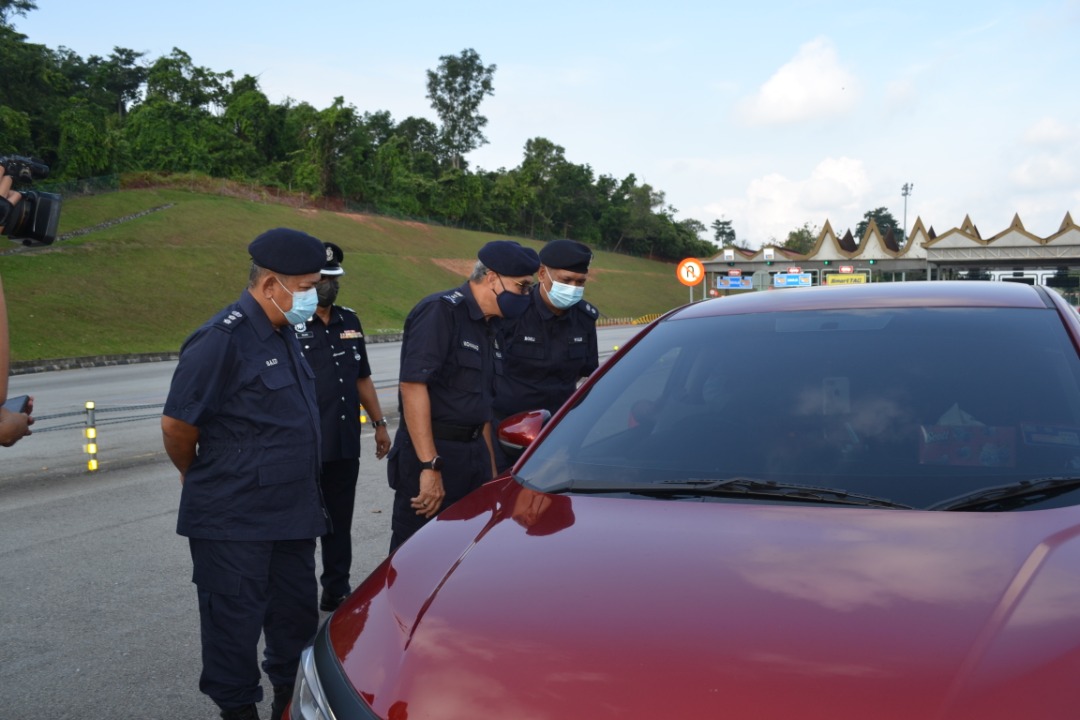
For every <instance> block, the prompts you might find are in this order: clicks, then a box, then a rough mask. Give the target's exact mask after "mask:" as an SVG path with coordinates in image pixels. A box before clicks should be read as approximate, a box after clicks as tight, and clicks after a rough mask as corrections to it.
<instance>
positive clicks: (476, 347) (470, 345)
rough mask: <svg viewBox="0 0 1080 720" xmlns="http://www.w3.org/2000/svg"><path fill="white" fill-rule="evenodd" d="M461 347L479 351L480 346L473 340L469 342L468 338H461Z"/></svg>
mask: <svg viewBox="0 0 1080 720" xmlns="http://www.w3.org/2000/svg"><path fill="white" fill-rule="evenodd" d="M461 347H463V348H467V349H469V350H472V351H473V352H480V346H479V345H477V344H476V343H474V342H469V341H468V340H462V341H461Z"/></svg>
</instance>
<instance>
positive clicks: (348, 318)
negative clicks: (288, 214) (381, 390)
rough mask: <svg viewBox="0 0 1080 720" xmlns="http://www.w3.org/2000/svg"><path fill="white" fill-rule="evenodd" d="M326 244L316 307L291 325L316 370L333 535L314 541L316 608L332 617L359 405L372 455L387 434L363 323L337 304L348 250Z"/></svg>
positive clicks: (339, 585) (383, 449)
mask: <svg viewBox="0 0 1080 720" xmlns="http://www.w3.org/2000/svg"><path fill="white" fill-rule="evenodd" d="M323 245H324V246H326V265H325V266H324V267H323V269H322V279H321V280H319V283H318V284H317V285H316V286H315V290H316V292H317V294H318V296H319V306H318V307H317V308H316V309H315V314H314V315H313V316H312V317H311V319H310V320H308V322H307V324H306V325H295V326H294V328H293V329H294V332H296V338H297V340H299V341H300V347H301V349H302V350H303V353H304V359H305V360H307V361H308V364H309V365H311V369H312V370H314V371H315V389H316V394H317V395H318V398H319V414H320V416H321V419H322V475H321V476H320V478H319V483H320V485H321V486H322V494H323V501H324V502H325V503H326V510H327V512H328V513H329V514H330V532H328V533H327V534H326V535H323V536H322V538H321V539H320V540H319V545H320V547H321V548H322V565H323V572H322V576H321V577H320V578H319V580H320V582H321V584H322V597H320V598H319V609H320V610H325V611H327V612H330V611H332V610H336V609H337V607H338V606H339V605H341V603H342V601H343V600H344V599H345V597H346V596H348V594H349V591H350V587H349V570H350V569H351V567H352V520H353V506H354V504H355V501H356V478H357V475H358V474H359V472H360V405H361V404H363V406H364V407H365V408H366V409H367V412H368V414H369V415H370V417H371V424H372V425H373V426H374V427H375V457H376V458H379V459H382V458H383V457H385V456H386V453H387V452H388V451H389V450H390V433H389V432H387V430H386V418H384V417H383V413H382V408H381V407H380V406H379V396H378V394H377V393H376V392H375V383H374V382H373V381H372V379H371V366H370V365H369V364H368V356H367V346H366V345H365V343H364V329H363V328H362V327H361V326H360V318H359V317H357V315H356V311H355V310H352V309H351V308H347V307H342V306H340V305H335V304H334V301H335V300H336V299H337V295H338V290H339V278H340V277H341V276H342V275H344V274H345V269H344V268H343V267H341V261H342V260H343V259H344V258H345V253H344V252H342V250H341V248H340V247H338V246H337V245H335V244H334V243H331V242H324V243H323Z"/></svg>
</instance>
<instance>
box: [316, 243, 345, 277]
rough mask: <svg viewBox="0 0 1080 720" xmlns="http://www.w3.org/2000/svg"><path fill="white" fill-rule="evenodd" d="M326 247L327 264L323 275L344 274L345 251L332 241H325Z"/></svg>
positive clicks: (324, 266)
mask: <svg viewBox="0 0 1080 720" xmlns="http://www.w3.org/2000/svg"><path fill="white" fill-rule="evenodd" d="M323 246H324V247H326V264H325V265H323V269H322V274H323V275H344V274H345V268H343V267H341V261H342V260H344V259H345V253H344V252H342V250H341V248H339V247H338V246H337V245H335V244H334V243H332V242H324V243H323Z"/></svg>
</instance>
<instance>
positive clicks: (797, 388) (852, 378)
mask: <svg viewBox="0 0 1080 720" xmlns="http://www.w3.org/2000/svg"><path fill="white" fill-rule="evenodd" d="M1067 474H1072V475H1075V474H1080V362H1078V360H1077V353H1076V350H1075V349H1074V348H1073V346H1072V344H1071V342H1070V341H1069V338H1068V336H1067V334H1066V333H1065V331H1064V329H1063V327H1062V324H1061V322H1060V319H1059V318H1058V317H1057V315H1056V313H1055V312H1053V311H1051V310H1033V309H1002V308H991V309H985V308H974V309H972V308H917V309H887V310H881V309H875V310H848V311H814V312H810V311H803V312H791V313H771V314H748V315H735V316H718V317H696V318H691V319H687V320H678V319H676V320H673V321H667V322H664V323H660V324H659V325H658V326H657V327H656V328H655V329H654V330H653V331H652V332H650V333H649V334H648V335H647V336H646V337H644V338H642V339H641V342H639V343H638V344H637V345H636V346H635V347H633V348H632V349H631V351H630V352H628V353H627V354H626V355H625V356H624V357H623V358H622V359H620V360H619V361H618V362H617V363H615V364H614V365H613V366H612V367H611V368H610V369H609V370H608V372H607V373H606V374H605V375H603V376H602V377H601V378H600V379H599V380H598V381H597V382H596V383H595V384H594V385H593V386H592V387H591V388H590V389H589V391H588V393H587V394H586V395H584V396H583V397H582V398H581V400H580V402H578V403H577V405H576V406H575V407H574V408H572V409H571V410H570V411H569V412H568V413H567V414H566V416H565V417H564V418H563V419H562V421H561V422H560V423H559V425H558V426H557V427H555V428H552V430H551V432H550V433H549V435H548V436H547V437H546V439H545V441H544V442H543V443H542V445H541V446H539V447H537V448H536V449H535V450H534V453H533V454H532V456H531V457H530V458H529V460H528V461H527V462H526V463H525V464H524V465H523V466H522V467H521V468H520V470H519V476H520V477H522V478H523V479H524V480H525V481H526V483H527V484H529V485H531V486H534V487H536V488H538V489H545V488H548V489H551V488H559V487H564V486H565V485H566V484H568V483H570V482H573V481H575V480H578V481H581V480H584V481H591V480H597V479H606V480H611V479H613V478H622V479H624V480H626V481H628V482H682V481H687V480H700V479H710V478H726V477H731V476H746V477H751V478H755V479H761V480H766V481H776V482H799V483H805V484H811V485H815V486H822V487H830V488H838V489H842V490H846V491H848V492H861V493H866V494H872V495H876V496H882V497H888V498H891V499H894V500H896V501H898V502H903V503H905V504H910V505H914V506H917V507H925V506H928V505H930V504H933V503H934V502H937V501H940V500H941V499H943V498H947V497H952V496H955V495H958V494H960V493H964V492H968V491H971V490H972V489H976V488H978V487H980V486H984V485H985V486H989V485H995V484H1001V483H1002V482H1006V481H1011V480H1016V479H1023V478H1036V477H1045V476H1056V475H1067Z"/></svg>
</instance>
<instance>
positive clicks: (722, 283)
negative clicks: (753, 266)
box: [716, 275, 754, 290]
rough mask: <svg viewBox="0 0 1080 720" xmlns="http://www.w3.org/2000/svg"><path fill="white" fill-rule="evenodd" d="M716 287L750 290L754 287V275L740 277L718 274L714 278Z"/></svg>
mask: <svg viewBox="0 0 1080 720" xmlns="http://www.w3.org/2000/svg"><path fill="white" fill-rule="evenodd" d="M716 287H718V288H719V289H721V290H752V289H753V288H754V277H753V276H752V275H751V276H750V277H742V276H736V277H732V276H730V275H728V276H723V275H722V276H720V277H718V278H716Z"/></svg>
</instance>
